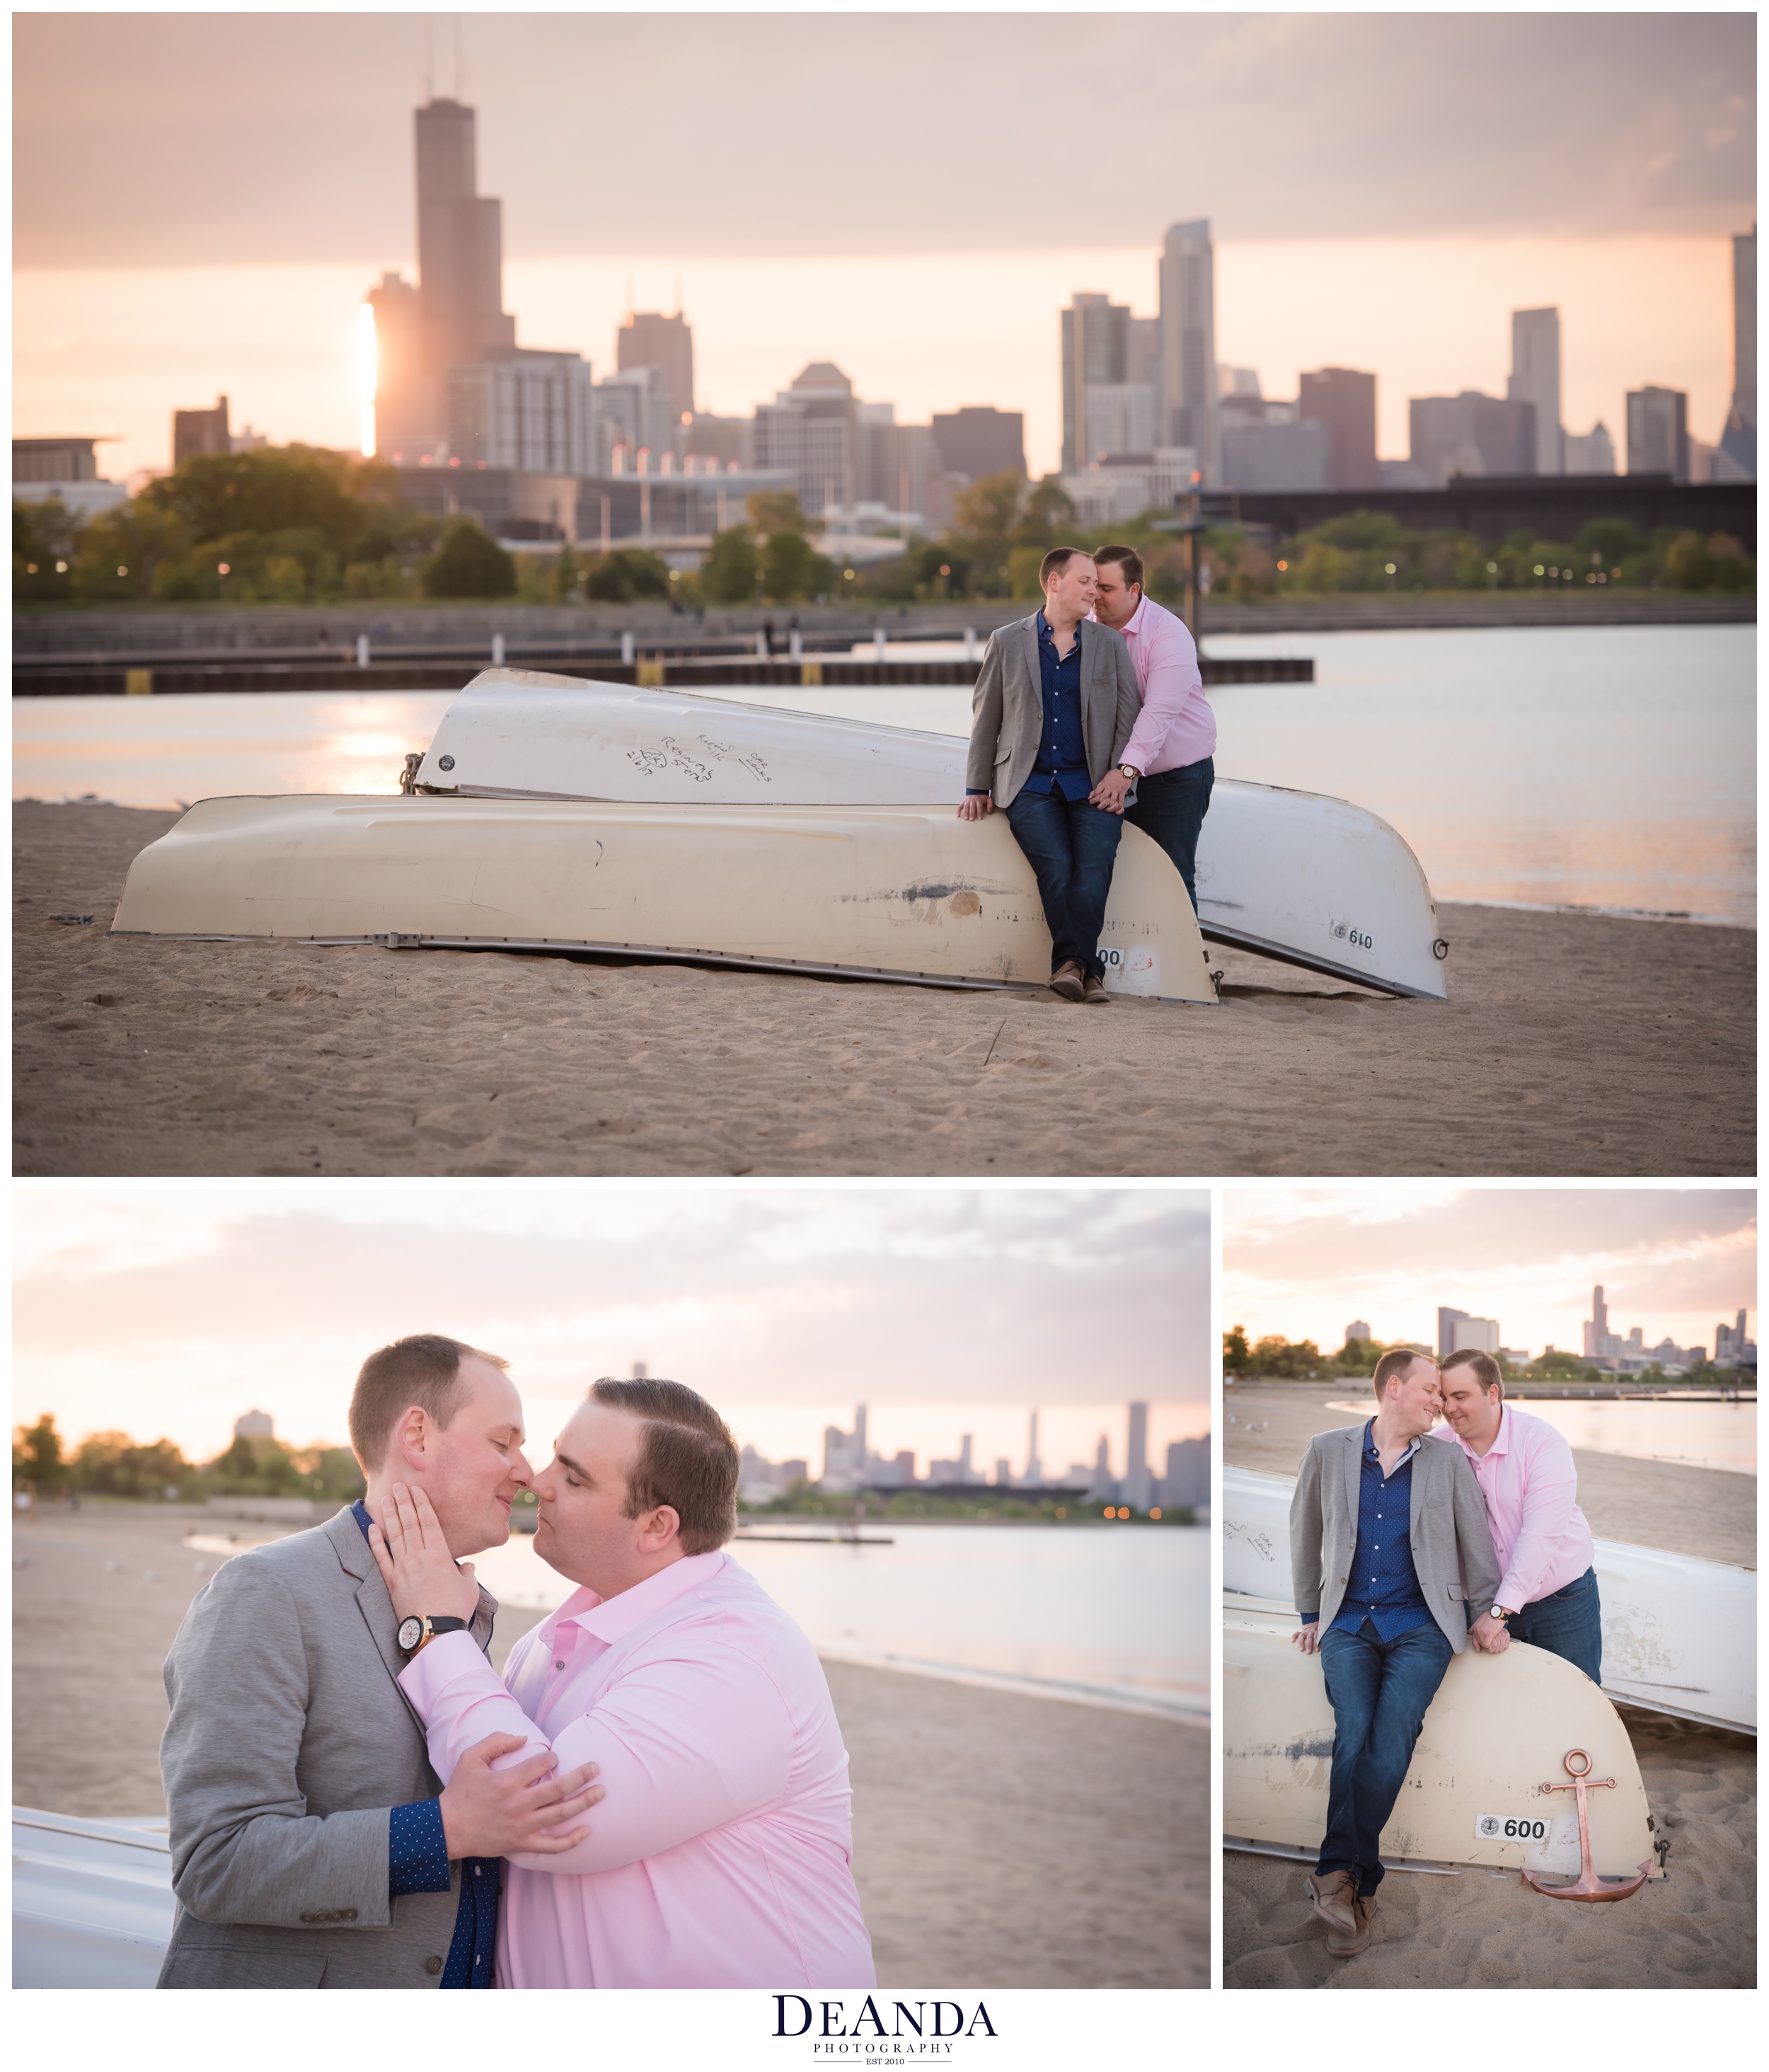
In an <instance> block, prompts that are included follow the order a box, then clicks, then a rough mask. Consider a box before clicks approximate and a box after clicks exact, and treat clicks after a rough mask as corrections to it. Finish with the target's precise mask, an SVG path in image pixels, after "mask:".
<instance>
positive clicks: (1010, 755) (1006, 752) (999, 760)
mask: <svg viewBox="0 0 1769 2072" xmlns="http://www.w3.org/2000/svg"><path fill="white" fill-rule="evenodd" d="M1013 759H1014V751H1013V750H1012V748H1011V747H1008V748H999V749H998V750H996V752H995V767H996V768H997V769H1000V767H1001V766H1002V764H1003V763H1010V762H1012V760H1013Z"/></svg>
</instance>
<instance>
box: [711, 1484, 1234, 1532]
mask: <svg viewBox="0 0 1769 2072" xmlns="http://www.w3.org/2000/svg"><path fill="white" fill-rule="evenodd" d="M738 1511H739V1512H740V1513H741V1514H742V1515H743V1517H744V1518H746V1519H750V1520H751V1521H754V1520H755V1519H767V1518H831V1519H845V1520H850V1521H851V1520H853V1519H891V1518H920V1519H930V1520H937V1519H942V1518H953V1519H956V1518H966V1519H969V1518H990V1519H1007V1520H1010V1521H1020V1522H1024V1521H1026V1520H1034V1521H1043V1522H1044V1523H1049V1524H1057V1523H1063V1522H1066V1521H1067V1520H1068V1519H1088V1518H1099V1517H1100V1516H1102V1515H1116V1512H1117V1506H1116V1505H1113V1506H1112V1507H1110V1509H1109V1510H1108V1507H1106V1506H1105V1505H1103V1504H1098V1503H1088V1502H1087V1501H1085V1500H1084V1499H1082V1498H1076V1500H1075V1501H1073V1502H1072V1503H1058V1501H1057V1499H1056V1498H1055V1497H1040V1498H1037V1499H1036V1500H1031V1499H1029V1498H1027V1497H1026V1494H1023V1493H1022V1492H1021V1491H1018V1490H1010V1489H1004V1490H997V1489H996V1488H995V1487H994V1485H993V1484H991V1485H989V1486H988V1487H987V1488H984V1489H977V1488H970V1489H965V1490H952V1491H951V1492H950V1493H948V1492H946V1491H944V1490H939V1489H914V1490H897V1491H895V1492H894V1493H892V1494H890V1495H887V1494H884V1493H883V1492H882V1491H881V1490H823V1489H820V1488H819V1487H818V1486H817V1484H815V1483H814V1482H794V1483H792V1485H791V1486H790V1487H788V1488H787V1489H784V1490H781V1491H780V1494H779V1495H778V1496H775V1497H774V1498H771V1499H770V1501H769V1502H767V1503H744V1502H743V1501H742V1500H741V1499H740V1500H739V1502H738ZM1126 1512H1127V1516H1128V1518H1129V1522H1131V1523H1134V1522H1136V1520H1138V1519H1142V1520H1145V1521H1146V1520H1147V1519H1150V1517H1151V1515H1152V1516H1153V1517H1154V1523H1157V1524H1161V1525H1191V1524H1193V1523H1195V1519H1194V1517H1193V1515H1192V1513H1191V1511H1190V1509H1189V1508H1187V1507H1180V1508H1179V1509H1177V1510H1172V1509H1168V1508H1166V1507H1162V1509H1161V1510H1160V1511H1158V1513H1155V1514H1151V1513H1150V1512H1147V1511H1136V1512H1133V1513H1131V1512H1129V1511H1128V1507H1126Z"/></svg>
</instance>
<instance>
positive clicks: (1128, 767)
mask: <svg viewBox="0 0 1769 2072" xmlns="http://www.w3.org/2000/svg"><path fill="white" fill-rule="evenodd" d="M1118 775H1120V776H1121V777H1128V778H1129V780H1130V782H1131V783H1135V782H1136V781H1137V779H1138V778H1139V777H1140V776H1141V775H1142V771H1140V770H1139V769H1138V767H1136V765H1135V764H1134V763H1120V764H1119V765H1118Z"/></svg>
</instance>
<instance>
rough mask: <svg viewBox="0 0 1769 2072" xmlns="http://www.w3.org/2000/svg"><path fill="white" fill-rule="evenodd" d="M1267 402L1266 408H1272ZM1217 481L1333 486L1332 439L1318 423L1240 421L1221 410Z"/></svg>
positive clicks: (1235, 485) (1234, 485)
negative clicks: (1219, 456) (1219, 459)
mask: <svg viewBox="0 0 1769 2072" xmlns="http://www.w3.org/2000/svg"><path fill="white" fill-rule="evenodd" d="M1271 407H1272V406H1271V405H1267V408H1268V409H1269V408H1271ZM1220 454H1221V461H1220V475H1219V477H1218V479H1219V480H1220V483H1221V485H1222V487H1224V489H1246V490H1266V491H1283V490H1291V489H1316V490H1319V489H1331V488H1332V487H1334V483H1333V480H1332V473H1333V440H1332V434H1331V430H1329V428H1328V427H1327V426H1325V425H1323V424H1321V423H1319V421H1310V422H1308V423H1304V422H1302V421H1299V420H1293V421H1290V423H1288V424H1286V423H1283V422H1281V421H1279V422H1276V423H1273V422H1272V421H1269V419H1268V421H1266V422H1265V423H1263V424H1254V423H1249V422H1246V421H1241V422H1238V423H1237V422H1236V421H1233V419H1232V417H1230V415H1229V413H1228V411H1226V410H1224V413H1223V421H1222V430H1221V433H1220Z"/></svg>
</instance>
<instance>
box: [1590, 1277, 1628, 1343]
mask: <svg viewBox="0 0 1769 2072" xmlns="http://www.w3.org/2000/svg"><path fill="white" fill-rule="evenodd" d="M1621 1349H1622V1342H1621V1340H1620V1339H1619V1338H1617V1337H1616V1336H1615V1334H1614V1333H1613V1332H1612V1331H1611V1330H1610V1327H1609V1305H1608V1304H1607V1303H1606V1301H1604V1300H1603V1290H1602V1287H1601V1285H1599V1286H1598V1287H1595V1288H1594V1289H1592V1290H1591V1313H1590V1317H1589V1318H1588V1319H1587V1320H1586V1325H1585V1357H1586V1359H1615V1357H1616V1356H1617V1355H1618V1354H1619V1352H1620V1350H1621Z"/></svg>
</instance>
